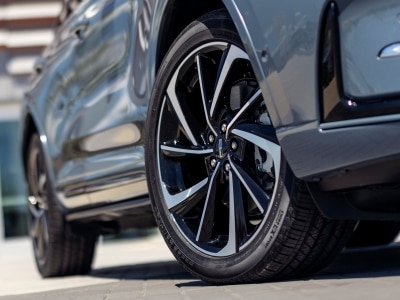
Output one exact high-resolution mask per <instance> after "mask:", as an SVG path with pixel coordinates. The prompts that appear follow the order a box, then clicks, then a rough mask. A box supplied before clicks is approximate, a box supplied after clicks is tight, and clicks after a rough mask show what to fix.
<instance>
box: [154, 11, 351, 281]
mask: <svg viewBox="0 0 400 300" xmlns="http://www.w3.org/2000/svg"><path fill="white" fill-rule="evenodd" d="M146 130H147V132H146V169H147V174H148V183H149V191H150V196H151V198H152V203H153V208H154V212H155V217H156V221H157V223H158V225H159V228H160V231H161V233H162V234H163V236H164V238H165V240H166V242H167V244H168V246H169V247H170V249H171V251H172V252H173V253H174V255H175V256H176V257H177V259H178V260H179V261H181V262H182V263H183V265H184V266H185V267H186V268H187V269H188V270H189V271H190V272H191V273H193V274H194V275H196V276H198V277H199V278H201V279H203V280H206V281H209V282H213V283H239V282H255V281H265V280H272V279H278V278H284V277H295V276H304V275H306V274H308V273H310V272H313V271H315V270H318V269H319V268H321V267H322V266H324V265H325V264H326V263H327V262H329V260H330V259H331V258H332V257H333V254H334V253H336V252H338V251H340V249H341V247H342V246H343V243H344V240H345V239H346V237H347V236H348V234H349V233H351V229H352V224H347V223H345V222H336V221H328V220H326V219H325V218H324V217H323V216H322V215H320V213H319V211H318V210H317V209H316V207H315V205H314V203H313V201H312V199H311V197H310V195H309V194H308V192H307V189H306V187H305V186H304V184H303V183H301V182H299V181H298V180H296V179H295V178H294V176H293V175H292V173H291V171H290V168H289V167H288V166H287V163H286V161H285V159H284V156H283V155H282V154H281V148H280V145H279V143H278V140H277V138H276V134H275V129H274V127H273V126H272V124H271V121H270V118H269V114H268V110H267V108H266V105H265V102H264V100H263V97H262V93H261V90H260V88H259V85H258V82H257V80H256V77H255V74H254V72H253V69H252V67H251V64H250V60H249V57H248V55H247V53H246V52H245V51H244V50H243V47H242V45H241V42H240V39H239V37H238V35H237V33H236V31H235V28H234V25H233V23H232V22H231V20H230V18H229V16H228V15H227V13H226V12H225V11H224V10H218V11H214V12H212V13H210V14H207V15H205V16H203V17H202V18H201V19H199V20H198V21H196V22H193V23H192V24H191V25H189V26H188V27H187V28H186V29H185V30H184V31H183V33H182V34H181V35H180V36H179V37H178V39H177V40H176V41H175V43H174V45H173V46H172V48H171V49H170V51H169V52H168V54H167V57H166V58H165V59H164V63H163V64H162V66H161V68H160V70H159V72H158V75H157V79H156V83H155V89H154V91H153V94H152V99H151V102H150V105H149V116H148V119H147V124H146Z"/></svg>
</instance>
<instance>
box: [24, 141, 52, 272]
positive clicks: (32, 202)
mask: <svg viewBox="0 0 400 300" xmlns="http://www.w3.org/2000/svg"><path fill="white" fill-rule="evenodd" d="M43 159H44V158H43V155H42V153H41V151H39V149H38V148H32V150H31V153H30V156H29V161H28V164H29V167H28V168H29V170H31V172H29V174H28V185H29V196H28V208H29V214H28V217H29V219H28V224H29V229H30V230H29V234H30V236H31V238H32V242H33V250H34V254H35V257H36V259H37V261H38V263H39V264H40V265H43V264H44V263H45V261H46V258H47V250H48V244H49V234H48V232H49V229H48V206H47V193H46V184H47V174H46V170H45V169H44V162H43Z"/></svg>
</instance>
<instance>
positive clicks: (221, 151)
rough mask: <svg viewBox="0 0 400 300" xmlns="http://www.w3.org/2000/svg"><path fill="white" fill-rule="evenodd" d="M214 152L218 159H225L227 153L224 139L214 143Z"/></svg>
mask: <svg viewBox="0 0 400 300" xmlns="http://www.w3.org/2000/svg"><path fill="white" fill-rule="evenodd" d="M214 152H215V155H216V156H217V157H218V158H224V157H225V155H226V152H227V143H226V141H225V139H222V138H220V139H218V140H217V142H216V143H215V147H214Z"/></svg>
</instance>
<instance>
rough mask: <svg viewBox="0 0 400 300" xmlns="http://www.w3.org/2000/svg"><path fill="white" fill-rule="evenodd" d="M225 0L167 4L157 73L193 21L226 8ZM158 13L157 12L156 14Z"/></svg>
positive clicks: (183, 0) (172, 0)
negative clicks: (173, 45) (165, 57)
mask: <svg viewBox="0 0 400 300" xmlns="http://www.w3.org/2000/svg"><path fill="white" fill-rule="evenodd" d="M222 1H223V0H205V1H198V0H169V1H164V2H163V1H161V2H163V3H165V2H166V3H165V7H164V8H163V9H162V10H163V16H162V19H161V22H160V26H159V32H158V41H157V54H156V66H155V67H156V72H157V71H158V69H159V67H160V65H161V63H162V61H163V59H164V56H165V55H166V53H167V51H168V49H169V48H170V47H171V45H172V43H173V42H174V41H175V39H176V38H177V37H178V35H179V34H180V33H181V32H182V31H183V29H184V28H185V27H186V26H187V25H189V24H190V23H191V22H192V21H194V20H196V19H197V18H199V17H200V16H202V15H204V14H206V13H208V12H210V11H213V10H215V9H219V8H224V7H225V6H224V4H223V2H222ZM156 13H157V12H156Z"/></svg>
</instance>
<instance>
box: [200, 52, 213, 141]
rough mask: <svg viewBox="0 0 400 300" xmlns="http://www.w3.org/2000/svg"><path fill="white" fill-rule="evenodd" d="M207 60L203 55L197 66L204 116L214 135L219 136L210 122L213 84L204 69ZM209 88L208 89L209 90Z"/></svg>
mask: <svg viewBox="0 0 400 300" xmlns="http://www.w3.org/2000/svg"><path fill="white" fill-rule="evenodd" d="M204 60H206V58H204V57H202V56H201V55H199V54H198V55H197V56H196V64H197V72H198V76H199V83H200V91H201V98H202V102H203V109H204V115H205V118H206V121H207V124H208V126H209V128H210V129H211V130H212V131H213V133H214V135H217V132H216V131H215V129H214V127H213V126H212V124H211V122H210V113H209V107H208V101H209V95H210V94H211V91H209V87H210V86H211V83H210V82H209V80H207V77H206V72H205V68H204V67H203V66H204V64H205V62H204ZM207 87H208V89H207Z"/></svg>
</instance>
